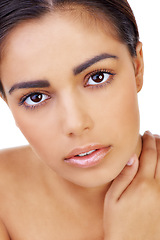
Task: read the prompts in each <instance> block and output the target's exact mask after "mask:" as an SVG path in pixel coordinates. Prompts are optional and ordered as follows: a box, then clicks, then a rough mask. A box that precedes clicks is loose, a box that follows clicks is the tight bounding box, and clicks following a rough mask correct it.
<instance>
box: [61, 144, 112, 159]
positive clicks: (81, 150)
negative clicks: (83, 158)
mask: <svg viewBox="0 0 160 240" xmlns="http://www.w3.org/2000/svg"><path fill="white" fill-rule="evenodd" d="M110 147H111V145H108V146H104V145H101V144H90V145H88V146H86V147H78V148H75V149H73V150H72V151H71V152H70V153H69V154H68V155H67V156H66V157H65V160H67V159H70V158H73V157H76V156H77V155H79V154H83V153H87V152H89V151H92V150H99V149H102V148H110Z"/></svg>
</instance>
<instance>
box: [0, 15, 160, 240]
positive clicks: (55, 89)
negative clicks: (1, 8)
mask: <svg viewBox="0 0 160 240" xmlns="http://www.w3.org/2000/svg"><path fill="white" fill-rule="evenodd" d="M93 40H94V41H93ZM103 53H107V54H111V55H113V56H116V58H105V59H103V60H101V61H98V62H96V63H95V64H93V65H92V66H90V67H88V68H87V69H85V70H84V71H82V72H81V73H79V74H76V75H75V74H74V71H73V69H75V68H76V67H77V66H79V65H81V64H82V63H84V62H86V61H88V59H91V58H93V57H95V56H97V55H100V54H103ZM99 69H101V70H103V72H104V71H105V73H104V74H105V77H106V82H108V81H109V82H108V84H106V85H104V84H102V83H98V86H100V87H97V86H95V85H93V84H94V82H93V80H92V79H91V78H89V77H88V78H87V76H89V74H93V73H95V71H97V70H98V71H99ZM108 71H109V72H110V73H109V74H107V73H106V72H108ZM103 76H104V75H103ZM1 79H2V83H3V85H4V90H5V93H6V101H7V104H8V106H9V108H10V109H11V111H12V113H13V115H14V118H15V121H16V124H17V126H18V127H19V128H20V130H21V131H22V132H23V134H24V135H25V137H26V138H27V139H28V141H29V142H30V147H26V148H22V149H16V150H10V151H7V152H4V153H2V154H1V159H2V161H1V165H2V167H1V176H2V179H3V180H4V179H5V181H2V182H1V184H0V191H1V193H3V194H2V197H1V206H0V213H1V219H2V223H3V224H2V232H3V233H2V236H3V239H4V240H6V239H8V238H7V237H6V236H4V235H5V234H6V235H7V233H6V232H5V230H4V229H7V230H6V231H8V232H9V233H8V234H9V235H10V237H11V239H16V240H18V239H25V240H27V239H34V240H36V239H39V240H40V239H46V238H47V239H48V240H50V239H61V240H63V239H77V240H78V239H83V240H84V239H86V240H87V239H88V240H89V239H93V240H94V239H97V240H102V239H107V240H109V238H110V239H112V240H114V239H118V238H117V236H115V235H114V236H113V235H112V234H113V232H115V231H113V229H115V228H116V227H117V225H116V224H119V228H120V229H121V226H122V227H124V226H125V224H126V222H127V220H128V219H127V218H126V219H125V220H124V221H123V222H122V224H121V225H120V223H119V220H117V215H116V213H115V211H114V209H115V202H116V203H117V202H118V200H117V199H119V198H120V196H121V195H122V196H123V195H124V194H122V193H123V192H124V190H125V189H126V188H127V186H128V185H129V184H130V183H131V181H132V180H133V179H134V178H135V179H136V177H135V176H136V173H137V171H138V159H137V157H135V159H134V164H133V165H132V166H131V167H128V166H127V167H126V164H127V163H128V161H129V160H130V159H131V157H133V155H134V154H136V156H138V157H139V156H140V153H141V148H142V141H141V136H140V134H139V110H138V102H137V92H139V91H140V89H141V87H142V83H143V54H142V45H141V43H138V45H137V57H135V58H132V57H131V56H130V53H129V51H128V48H127V46H126V45H124V44H123V43H121V42H120V41H119V40H117V38H115V36H114V35H113V29H112V27H111V26H110V25H108V28H106V29H105V31H104V29H103V28H101V27H100V25H96V26H92V27H90V28H88V25H87V24H86V23H84V22H83V23H82V21H79V19H78V18H77V21H75V18H73V17H71V16H70V15H69V14H64V15H61V14H59V13H56V14H54V15H53V14H52V15H47V16H45V17H43V18H42V19H40V20H36V21H30V22H29V21H28V22H27V23H23V24H21V25H19V26H18V27H17V28H15V29H14V31H13V32H12V33H11V34H10V35H9V37H8V39H7V41H6V44H5V54H4V55H3V58H2V62H1ZM40 79H41V80H47V81H48V83H49V85H50V86H48V87H43V88H41V87H39V88H38V87H37V88H32V89H26V88H25V89H14V90H13V86H15V84H17V83H22V82H30V81H35V80H40ZM91 85H93V86H91ZM11 89H12V90H13V91H10V90H11ZM33 92H40V93H42V94H43V97H44V99H45V100H44V101H42V102H41V103H39V105H36V106H38V107H36V108H35V107H32V108H31V106H29V104H30V103H31V101H30V100H29V99H27V101H26V102H24V103H23V105H22V104H21V105H20V104H19V103H20V99H21V98H22V96H23V95H25V94H30V93H33ZM24 104H25V105H24ZM32 105H33V102H32ZM147 136H148V138H146V139H144V142H149V141H151V142H152V143H153V142H154V144H155V143H156V141H155V138H154V137H153V136H150V135H149V134H148V135H147ZM157 139H158V137H157ZM158 141H159V140H157V144H158ZM92 144H101V145H103V146H109V145H111V146H112V147H111V151H110V152H109V154H108V155H107V156H106V157H104V159H103V160H102V161H101V162H100V163H99V164H98V165H96V166H94V167H90V168H85V169H84V168H83V169H82V168H79V167H75V166H72V165H70V164H68V163H66V162H65V161H64V158H65V157H66V156H68V154H69V153H70V152H71V151H72V150H73V149H75V148H77V147H85V146H89V145H92ZM151 145H152V144H151ZM148 146H150V145H148ZM157 146H159V145H157ZM148 148H149V147H148ZM148 148H147V149H148ZM157 149H159V147H158V148H156V147H155V148H154V151H155V152H157ZM145 151H146V150H145V149H144V152H145ZM152 155H153V156H151V158H154V162H157V156H158V155H156V156H155V154H153V151H152ZM147 156H148V155H147ZM141 158H142V160H143V159H144V161H145V162H146V165H147V160H146V159H147V157H146V155H143V154H142V155H141ZM11 161H13V162H14V164H11ZM154 167H155V168H156V166H154ZM143 168H144V167H141V169H143ZM126 169H127V170H126ZM148 169H149V168H148ZM126 171H127V172H128V175H125V172H126ZM149 171H150V169H149ZM141 172H142V170H141ZM123 173H124V174H123ZM123 175H124V176H125V177H124V179H123V178H122V177H121V176H123ZM139 175H140V174H139ZM117 179H118V180H117ZM116 180H117V181H116ZM4 182H5V184H4ZM131 186H132V184H131ZM6 189H8V191H6ZM24 189H25V191H24ZM108 189H109V190H108ZM131 192H132V193H134V188H133V191H131ZM17 196H18V197H17ZM137 196H138V197H139V198H140V194H137ZM138 197H137V198H138ZM139 198H138V199H139ZM93 199H94V201H93ZM124 199H125V200H124V201H123V202H124V203H126V202H129V201H128V200H127V197H126V198H125V197H124ZM131 199H132V197H131ZM108 202H109V204H110V203H111V206H113V207H112V208H111V209H108ZM11 203H12V204H11ZM118 203H119V202H118ZM149 204H150V202H149ZM118 206H120V207H119V208H118V210H119V214H123V212H124V211H125V204H119V205H118ZM149 206H150V205H148V207H149ZM126 208H127V207H126ZM141 209H143V208H141ZM112 213H113V217H107V216H112ZM122 216H123V215H122ZM135 216H136V215H135ZM140 216H141V215H140ZM19 219H20V220H19ZM44 219H45V224H44ZM68 219H69V220H68ZM122 219H123V217H122ZM116 220H117V223H116ZM131 220H134V218H132V219H131ZM125 221H126V222H125ZM115 223H116V224H115ZM130 224H131V225H132V222H131V221H130ZM53 226H54V228H53ZM93 226H95V227H94V229H93ZM108 226H111V227H110V228H109V229H108ZM62 229H63V231H62ZM142 229H143V228H142ZM144 229H145V228H144ZM144 229H143V231H144ZM134 231H135V229H134ZM38 233H39V234H38ZM139 233H140V232H139ZM117 234H119V231H117ZM124 234H126V236H127V237H128V235H127V232H126V231H125V233H121V235H122V239H123V240H124V238H123V237H126V236H124ZM142 234H143V232H142ZM119 236H120V235H119ZM126 239H129V238H126ZM133 239H135V238H133ZM137 239H138V238H137ZM141 239H142V238H141ZM118 240H119V239H118Z"/></svg>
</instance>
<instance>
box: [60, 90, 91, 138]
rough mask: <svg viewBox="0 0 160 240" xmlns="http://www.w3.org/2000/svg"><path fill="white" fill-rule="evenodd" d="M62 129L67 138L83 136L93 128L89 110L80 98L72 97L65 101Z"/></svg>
mask: <svg viewBox="0 0 160 240" xmlns="http://www.w3.org/2000/svg"><path fill="white" fill-rule="evenodd" d="M61 119H62V122H61V124H62V129H63V133H64V134H65V135H66V136H70V137H73V136H81V135H83V134H85V133H86V132H88V131H90V130H91V129H92V128H93V119H92V118H91V116H90V114H89V109H87V105H86V104H85V103H84V101H83V100H82V99H80V98H79V97H78V96H73V95H70V96H68V97H67V98H65V100H64V101H63V107H62V118H61Z"/></svg>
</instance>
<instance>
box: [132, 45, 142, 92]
mask: <svg viewBox="0 0 160 240" xmlns="http://www.w3.org/2000/svg"><path fill="white" fill-rule="evenodd" d="M136 53H137V56H136V57H134V67H135V78H136V85H137V92H139V91H140V90H141V89H142V86H143V74H144V61H143V50H142V43H141V42H138V44H137V47H136Z"/></svg>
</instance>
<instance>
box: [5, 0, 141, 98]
mask: <svg viewBox="0 0 160 240" xmlns="http://www.w3.org/2000/svg"><path fill="white" fill-rule="evenodd" d="M73 5H75V6H82V7H83V8H84V9H86V10H88V12H90V14H92V15H94V17H95V18H96V17H97V18H98V14H99V15H101V19H102V18H103V19H104V21H106V19H108V20H109V22H110V23H111V24H112V25H113V27H114V30H115V32H116V33H117V36H118V38H119V40H121V41H122V42H123V43H124V44H126V45H127V47H128V49H129V52H130V54H131V56H136V46H137V43H138V41H139V33H138V27H137V24H136V20H135V17H134V14H133V12H132V9H131V8H130V6H129V4H128V2H127V0H20V1H19V0H0V53H1V52H2V49H3V44H4V43H5V39H6V38H7V36H8V34H9V33H10V32H11V30H12V29H14V28H15V27H16V26H17V25H18V24H20V23H21V22H22V21H26V20H29V19H38V18H41V17H42V16H43V15H45V14H47V13H49V12H51V11H54V10H56V9H62V8H63V9H65V6H73ZM0 92H1V93H2V94H3V95H4V91H3V86H2V83H1V81H0Z"/></svg>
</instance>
